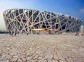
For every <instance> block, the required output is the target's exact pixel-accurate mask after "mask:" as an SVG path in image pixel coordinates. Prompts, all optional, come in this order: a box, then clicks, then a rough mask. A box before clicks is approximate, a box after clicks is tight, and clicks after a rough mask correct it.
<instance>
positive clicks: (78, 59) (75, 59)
mask: <svg viewBox="0 0 84 62" xmlns="http://www.w3.org/2000/svg"><path fill="white" fill-rule="evenodd" d="M74 62H82V59H81V58H74Z"/></svg>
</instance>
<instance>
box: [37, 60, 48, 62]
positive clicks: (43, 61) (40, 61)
mask: <svg viewBox="0 0 84 62" xmlns="http://www.w3.org/2000/svg"><path fill="white" fill-rule="evenodd" d="M38 62H47V61H46V60H38Z"/></svg>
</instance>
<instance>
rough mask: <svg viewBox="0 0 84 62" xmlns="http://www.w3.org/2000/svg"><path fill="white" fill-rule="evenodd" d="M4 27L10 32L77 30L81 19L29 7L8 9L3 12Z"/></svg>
mask: <svg viewBox="0 0 84 62" xmlns="http://www.w3.org/2000/svg"><path fill="white" fill-rule="evenodd" d="M3 16H4V19H5V23H6V28H7V30H8V31H9V32H12V33H32V32H36V31H49V32H50V31H54V33H56V32H57V31H69V32H71V31H72V32H76V31H79V27H80V25H81V20H80V19H77V18H74V17H72V16H66V15H60V14H55V13H52V12H46V11H44V12H41V11H37V10H31V9H10V10H6V11H5V12H4V13H3Z"/></svg>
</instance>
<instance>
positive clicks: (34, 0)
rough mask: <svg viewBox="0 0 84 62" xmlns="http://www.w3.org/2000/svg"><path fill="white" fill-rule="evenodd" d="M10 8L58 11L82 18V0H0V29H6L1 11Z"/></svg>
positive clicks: (83, 8)
mask: <svg viewBox="0 0 84 62" xmlns="http://www.w3.org/2000/svg"><path fill="white" fill-rule="evenodd" d="M12 8H25V9H36V10H41V11H50V12H58V13H63V14H67V15H72V16H75V17H78V18H81V19H82V20H84V0H0V30H6V28H5V23H4V19H3V12H4V11H5V10H7V9H12Z"/></svg>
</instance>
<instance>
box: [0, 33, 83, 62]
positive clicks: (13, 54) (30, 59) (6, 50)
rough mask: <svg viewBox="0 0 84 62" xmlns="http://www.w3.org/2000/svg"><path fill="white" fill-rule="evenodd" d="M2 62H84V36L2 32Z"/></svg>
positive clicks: (0, 51)
mask: <svg viewBox="0 0 84 62" xmlns="http://www.w3.org/2000/svg"><path fill="white" fill-rule="evenodd" d="M0 62H84V36H75V35H74V34H73V35H72V34H67V35H18V36H16V37H11V36H9V35H6V34H4V35H3V34H0Z"/></svg>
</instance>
